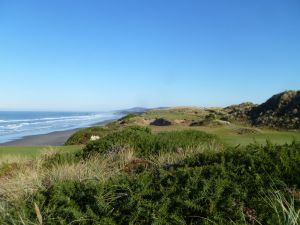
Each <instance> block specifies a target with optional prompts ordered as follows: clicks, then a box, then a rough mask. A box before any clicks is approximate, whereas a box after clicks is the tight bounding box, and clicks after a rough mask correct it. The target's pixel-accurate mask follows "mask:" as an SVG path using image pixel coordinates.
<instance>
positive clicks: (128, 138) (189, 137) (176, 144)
mask: <svg viewBox="0 0 300 225" xmlns="http://www.w3.org/2000/svg"><path fill="white" fill-rule="evenodd" d="M212 142H217V138H216V137H215V136H214V135H210V134H207V133H204V132H201V131H193V130H186V131H173V132H163V133H158V134H152V133H151V130H150V129H149V128H145V127H138V126H137V127H129V128H126V129H124V130H122V131H118V132H115V133H111V134H108V135H106V136H105V137H103V138H101V139H100V140H98V141H93V142H90V143H89V144H88V145H87V146H86V148H85V149H84V155H85V156H89V155H91V154H94V153H101V154H109V153H113V152H115V151H119V150H121V149H123V148H132V149H133V150H134V151H135V153H136V155H138V156H140V157H149V156H153V155H158V154H162V153H166V152H176V151H177V150H178V149H186V148H196V147H198V146H199V145H203V144H207V143H212Z"/></svg>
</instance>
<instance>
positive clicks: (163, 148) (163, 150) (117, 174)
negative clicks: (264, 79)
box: [0, 108, 300, 225]
mask: <svg viewBox="0 0 300 225" xmlns="http://www.w3.org/2000/svg"><path fill="white" fill-rule="evenodd" d="M195 110H198V111H197V113H195ZM214 110H218V109H214ZM210 114H211V111H210V110H209V111H207V110H203V109H195V108H176V109H171V110H159V111H150V112H147V113H145V114H142V115H130V116H127V117H125V118H123V119H122V120H120V121H116V122H113V123H110V124H108V125H107V126H106V127H92V128H87V129H83V130H81V131H79V132H77V133H75V134H74V135H73V136H72V137H71V138H70V139H69V141H68V142H67V144H70V146H64V147H48V148H41V147H26V148H22V147H15V148H14V147H2V148H0V197H1V198H0V224H40V225H41V224H51V225H52V224H53V225H54V224H63V225H65V224H78V225H82V224H83V225H90V224H104V225H105V224H109V225H112V224H118V225H119V224H121V225H122V224H124V225H125V224H159V225H164V224H166V225H167V224H175V225H177V224H178V225H181V224H206V225H208V224H220V225H221V224H222V225H223V224H224V225H227V224H228V225H237V224H241V225H254V224H258V225H260V224H267V225H268V224H269V225H282V224H285V225H297V224H299V223H300V218H299V215H300V211H299V210H300V180H299V174H300V143H299V140H300V135H299V132H296V131H275V130H270V129H266V128H262V127H260V128H255V127H251V126H249V125H247V124H246V123H241V122H233V121H231V122H230V124H228V123H227V124H226V125H220V124H218V120H220V119H221V118H220V117H221V116H222V115H220V116H219V115H218V116H217V117H212V116H211V115H210ZM161 117H164V118H167V119H168V120H170V121H171V123H172V125H170V126H152V125H150V122H151V121H152V120H154V119H155V118H161ZM212 118H213V119H212ZM198 120H208V122H207V121H205V123H203V124H204V125H201V126H190V125H189V124H190V123H191V122H193V121H198ZM201 124H202V123H201ZM92 135H96V136H98V137H99V140H96V141H90V137H91V136H92ZM267 140H269V141H267ZM79 144H80V145H79ZM81 144H83V145H81ZM8 153H9V154H8ZM24 156H28V157H24Z"/></svg>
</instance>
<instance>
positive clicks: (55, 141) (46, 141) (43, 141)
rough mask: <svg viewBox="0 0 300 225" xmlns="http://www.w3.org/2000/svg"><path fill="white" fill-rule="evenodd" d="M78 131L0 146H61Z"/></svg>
mask: <svg viewBox="0 0 300 225" xmlns="http://www.w3.org/2000/svg"><path fill="white" fill-rule="evenodd" d="M111 121H113V120H106V121H102V122H99V123H96V124H94V125H92V126H104V125H106V124H107V123H109V122H111ZM80 129H81V128H78V129H72V130H66V131H56V132H51V133H48V134H39V135H31V136H26V137H23V138H21V139H18V140H14V141H9V142H6V143H2V144H0V146H61V145H64V143H65V142H66V141H67V140H68V138H69V137H71V135H72V134H74V133H75V132H76V131H77V130H80Z"/></svg>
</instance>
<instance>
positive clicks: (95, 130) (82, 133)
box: [65, 126, 116, 145]
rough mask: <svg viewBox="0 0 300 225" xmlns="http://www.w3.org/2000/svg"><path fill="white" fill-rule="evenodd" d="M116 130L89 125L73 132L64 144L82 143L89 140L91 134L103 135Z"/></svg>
mask: <svg viewBox="0 0 300 225" xmlns="http://www.w3.org/2000/svg"><path fill="white" fill-rule="evenodd" d="M114 131H116V130H115V129H114V128H108V127H100V126H95V127H89V128H85V129H81V130H79V131H77V132H76V133H74V134H73V135H72V136H71V137H70V138H69V139H68V140H67V142H66V143H65V145H82V144H86V143H88V142H89V141H90V139H91V136H99V137H104V136H105V135H107V134H110V133H112V132H114Z"/></svg>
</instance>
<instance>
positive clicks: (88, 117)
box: [0, 111, 121, 143]
mask: <svg viewBox="0 0 300 225" xmlns="http://www.w3.org/2000/svg"><path fill="white" fill-rule="evenodd" d="M120 116H121V115H120V114H118V113H116V112H101V113H92V112H91V113H87V112H8V111H6V112H4V111H2V112H1V111H0V143H5V142H9V141H13V140H17V139H20V138H22V137H25V136H29V135H38V134H47V133H51V132H54V131H65V130H71V129H76V128H83V127H88V126H90V125H92V124H95V123H99V122H103V121H105V120H111V119H117V118H119V117H120Z"/></svg>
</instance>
